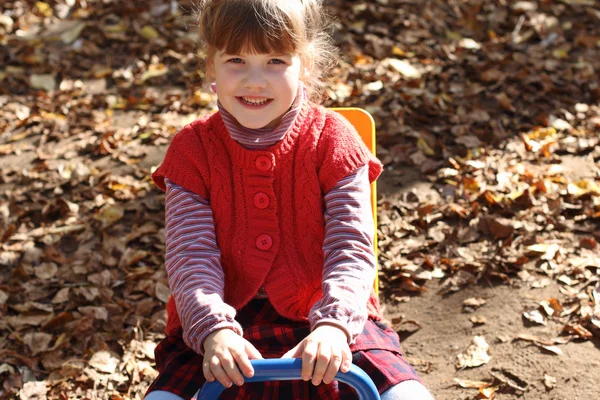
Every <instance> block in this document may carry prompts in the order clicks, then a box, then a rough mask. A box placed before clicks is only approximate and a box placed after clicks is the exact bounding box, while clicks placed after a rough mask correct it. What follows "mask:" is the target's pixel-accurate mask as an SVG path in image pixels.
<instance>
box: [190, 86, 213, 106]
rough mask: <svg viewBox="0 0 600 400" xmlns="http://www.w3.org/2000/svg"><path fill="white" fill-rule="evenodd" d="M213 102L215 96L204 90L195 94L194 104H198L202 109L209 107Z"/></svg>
mask: <svg viewBox="0 0 600 400" xmlns="http://www.w3.org/2000/svg"><path fill="white" fill-rule="evenodd" d="M213 100H214V96H213V95H212V94H210V93H207V92H204V91H202V90H196V91H195V92H194V103H196V104H198V105H199V106H200V107H206V106H208V105H209V104H210V103H211V102H212V101H213Z"/></svg>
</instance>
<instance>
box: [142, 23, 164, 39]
mask: <svg viewBox="0 0 600 400" xmlns="http://www.w3.org/2000/svg"><path fill="white" fill-rule="evenodd" d="M140 35H141V36H142V37H143V38H144V39H148V40H152V39H156V38H158V37H159V36H160V35H159V34H158V31H157V30H156V29H154V28H153V27H152V26H150V25H146V26H144V27H143V28H142V29H140Z"/></svg>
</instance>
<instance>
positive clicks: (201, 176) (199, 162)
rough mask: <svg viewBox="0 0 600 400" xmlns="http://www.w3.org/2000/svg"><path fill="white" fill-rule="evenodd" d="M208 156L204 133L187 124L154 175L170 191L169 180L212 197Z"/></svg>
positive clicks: (204, 195) (204, 196)
mask: <svg viewBox="0 0 600 400" xmlns="http://www.w3.org/2000/svg"><path fill="white" fill-rule="evenodd" d="M209 174H210V169H209V167H208V157H207V154H206V151H205V149H204V146H203V145H202V141H201V140H200V136H199V135H198V133H197V132H196V131H195V129H194V128H193V127H192V125H187V126H186V127H184V128H183V129H182V130H181V131H179V132H178V133H177V134H176V135H175V136H174V137H173V140H172V141H171V144H170V145H169V148H168V149H167V154H166V155H165V158H164V160H163V162H162V164H161V165H160V166H159V167H158V168H157V169H156V171H155V172H154V173H153V174H152V179H153V180H154V182H155V183H156V185H157V186H158V187H160V188H161V189H162V190H163V191H166V184H165V179H166V178H168V179H169V180H170V181H171V182H173V183H175V184H177V185H179V186H182V187H184V188H186V189H188V190H190V191H192V192H194V193H196V194H198V195H199V196H201V197H203V198H205V199H208V198H209V197H210V193H209V191H208V187H207V184H206V182H209V181H210V175H209Z"/></svg>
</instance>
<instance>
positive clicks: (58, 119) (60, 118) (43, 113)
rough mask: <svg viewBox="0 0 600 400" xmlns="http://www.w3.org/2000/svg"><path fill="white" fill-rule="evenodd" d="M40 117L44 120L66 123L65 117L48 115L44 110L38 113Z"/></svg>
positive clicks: (53, 114)
mask: <svg viewBox="0 0 600 400" xmlns="http://www.w3.org/2000/svg"><path fill="white" fill-rule="evenodd" d="M40 115H41V116H42V118H43V119H45V120H53V121H66V120H67V117H65V116H64V115H60V114H55V113H49V112H47V111H44V110H41V111H40Z"/></svg>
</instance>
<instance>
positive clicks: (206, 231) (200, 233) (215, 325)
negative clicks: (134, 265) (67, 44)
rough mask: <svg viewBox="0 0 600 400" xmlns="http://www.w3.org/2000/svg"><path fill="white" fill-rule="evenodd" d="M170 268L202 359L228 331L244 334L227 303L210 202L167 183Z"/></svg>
mask: <svg viewBox="0 0 600 400" xmlns="http://www.w3.org/2000/svg"><path fill="white" fill-rule="evenodd" d="M165 186H166V198H165V219H166V221H165V225H166V235H165V241H166V255H165V265H166V268H167V274H168V278H169V286H170V287H171V291H172V293H173V296H174V297H175V304H176V305H177V313H178V314H179V318H180V320H181V325H182V327H183V340H184V341H185V343H186V344H187V345H188V346H189V347H191V348H192V349H194V351H195V352H196V353H198V354H203V353H204V348H203V342H204V339H205V338H206V337H207V336H208V335H209V334H210V333H212V332H214V331H216V330H218V329H223V328H228V329H232V330H234V331H235V332H237V333H238V334H240V335H241V334H242V328H241V326H240V325H239V324H238V322H237V321H235V319H234V318H235V309H234V308H233V307H231V306H229V305H228V304H226V303H225V302H224V301H223V294H224V273H223V268H222V267H221V262H220V257H221V252H220V250H219V247H218V246H217V240H216V235H215V226H214V220H213V213H212V209H211V207H210V204H209V202H208V200H206V199H204V198H203V197H201V196H199V195H197V194H195V193H193V192H190V191H188V190H186V189H184V188H182V187H181V186H178V185H176V184H175V183H173V182H171V181H169V180H168V179H165Z"/></svg>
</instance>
